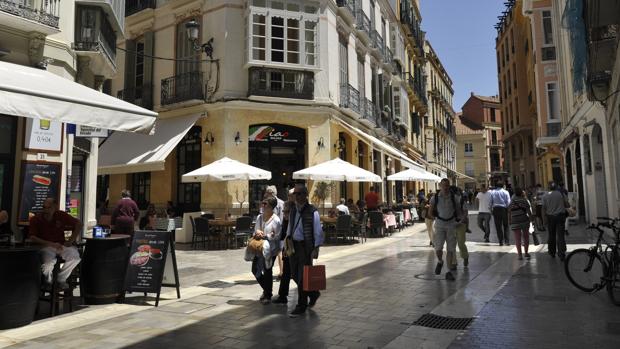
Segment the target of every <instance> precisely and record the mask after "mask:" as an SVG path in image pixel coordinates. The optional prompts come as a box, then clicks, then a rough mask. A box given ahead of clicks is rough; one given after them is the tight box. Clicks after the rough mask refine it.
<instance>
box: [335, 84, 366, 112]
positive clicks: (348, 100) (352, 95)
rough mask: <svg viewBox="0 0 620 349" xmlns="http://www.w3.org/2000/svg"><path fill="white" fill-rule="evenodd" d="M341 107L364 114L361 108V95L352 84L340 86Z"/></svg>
mask: <svg viewBox="0 0 620 349" xmlns="http://www.w3.org/2000/svg"><path fill="white" fill-rule="evenodd" d="M340 107H342V108H349V109H351V110H353V111H354V112H356V113H358V114H360V115H361V114H362V113H361V108H360V93H359V91H358V90H357V89H356V88H355V87H353V86H351V85H350V84H347V85H340Z"/></svg>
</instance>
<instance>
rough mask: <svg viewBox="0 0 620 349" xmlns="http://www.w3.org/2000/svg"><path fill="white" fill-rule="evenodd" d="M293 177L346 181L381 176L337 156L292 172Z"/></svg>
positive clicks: (378, 180)
mask: <svg viewBox="0 0 620 349" xmlns="http://www.w3.org/2000/svg"><path fill="white" fill-rule="evenodd" d="M293 179H310V180H315V181H316V180H318V181H340V182H342V181H347V182H381V181H382V179H381V177H379V176H377V175H376V174H374V173H372V172H370V171H366V170H364V169H363V168H360V167H357V166H355V165H352V164H350V163H348V162H346V161H344V160H341V159H339V158H336V159H333V160H329V161H326V162H323V163H320V164H318V165H315V166H312V167H308V168H305V169H303V170H299V171H296V172H293Z"/></svg>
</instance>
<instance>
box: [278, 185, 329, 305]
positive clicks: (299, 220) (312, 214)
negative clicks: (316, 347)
mask: <svg viewBox="0 0 620 349" xmlns="http://www.w3.org/2000/svg"><path fill="white" fill-rule="evenodd" d="M293 195H294V196H295V207H293V208H291V213H290V217H289V224H288V229H287V232H286V238H287V239H291V240H292V246H293V249H292V250H293V251H289V253H292V254H291V255H290V257H289V262H290V263H291V276H292V277H293V280H295V283H297V293H298V299H297V306H296V307H295V310H293V311H292V312H291V313H290V316H291V317H298V316H299V315H301V314H303V313H304V312H305V311H306V308H307V307H313V306H314V305H315V304H316V301H317V299H319V297H320V296H321V293H320V292H319V291H318V290H314V291H305V290H304V286H305V285H304V267H305V266H312V260H313V259H317V258H318V257H319V246H321V244H322V243H323V229H322V228H321V218H320V217H319V212H318V211H317V210H316V208H315V207H314V206H312V205H311V204H310V203H308V188H306V186H305V185H303V184H296V185H295V189H294V190H293ZM308 276H311V275H310V274H308ZM306 281H308V279H307V278H306ZM306 289H307V288H306Z"/></svg>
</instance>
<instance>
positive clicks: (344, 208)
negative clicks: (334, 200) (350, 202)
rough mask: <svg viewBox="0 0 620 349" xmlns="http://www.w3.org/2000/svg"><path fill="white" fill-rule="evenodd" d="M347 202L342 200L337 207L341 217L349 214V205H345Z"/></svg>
mask: <svg viewBox="0 0 620 349" xmlns="http://www.w3.org/2000/svg"><path fill="white" fill-rule="evenodd" d="M345 202H346V201H345V199H340V205H338V206H336V209H337V210H338V213H339V215H345V214H346V215H348V214H349V208H348V207H347V205H345Z"/></svg>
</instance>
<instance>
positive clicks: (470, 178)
mask: <svg viewBox="0 0 620 349" xmlns="http://www.w3.org/2000/svg"><path fill="white" fill-rule="evenodd" d="M454 173H455V174H456V178H458V179H467V180H470V181H475V180H476V179H475V178H474V177H470V176H468V175H466V174H464V173H461V172H459V171H454Z"/></svg>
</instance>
